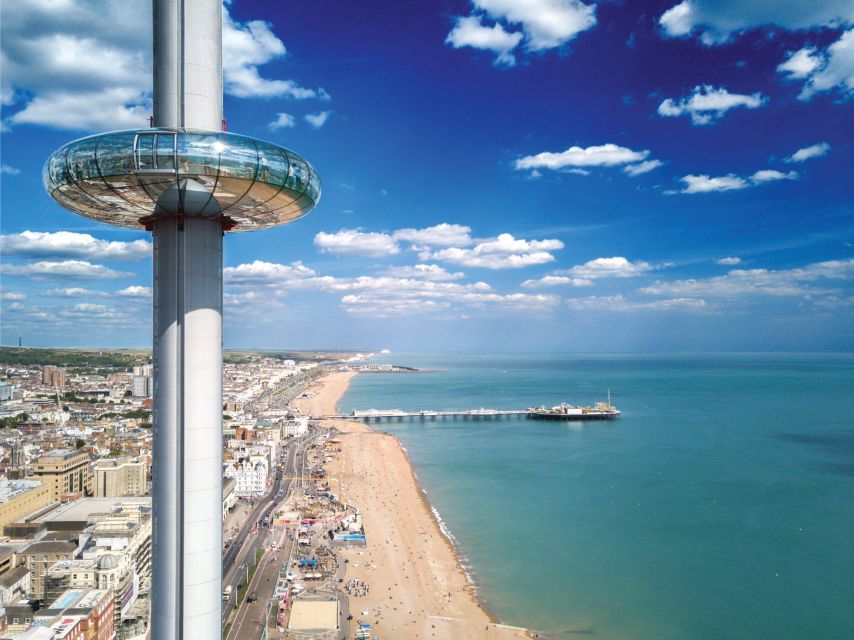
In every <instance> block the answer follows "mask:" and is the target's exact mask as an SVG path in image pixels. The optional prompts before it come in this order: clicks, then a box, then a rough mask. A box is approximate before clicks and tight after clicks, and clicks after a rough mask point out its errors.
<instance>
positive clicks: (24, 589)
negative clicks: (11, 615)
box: [0, 565, 32, 606]
mask: <svg viewBox="0 0 854 640" xmlns="http://www.w3.org/2000/svg"><path fill="white" fill-rule="evenodd" d="M31 576H32V573H30V570H29V569H27V568H26V567H25V566H23V565H21V566H20V567H15V568H14V569H12V570H11V571H9V572H8V573H4V574H3V575H2V576H0V605H2V606H6V605H7V604H12V603H13V602H17V601H18V600H21V599H22V598H26V597H27V594H28V593H29V592H30V589H31V582H30V578H31Z"/></svg>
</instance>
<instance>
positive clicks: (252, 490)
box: [225, 454, 270, 498]
mask: <svg viewBox="0 0 854 640" xmlns="http://www.w3.org/2000/svg"><path fill="white" fill-rule="evenodd" d="M269 472H270V464H269V461H268V459H267V456H263V455H257V454H256V455H250V456H249V457H248V458H247V459H244V460H243V461H241V462H237V463H229V464H228V465H226V467H225V477H226V478H234V480H235V482H236V486H235V493H236V495H237V497H238V498H252V497H259V496H262V495H264V492H265V491H266V490H267V476H268V475H269Z"/></svg>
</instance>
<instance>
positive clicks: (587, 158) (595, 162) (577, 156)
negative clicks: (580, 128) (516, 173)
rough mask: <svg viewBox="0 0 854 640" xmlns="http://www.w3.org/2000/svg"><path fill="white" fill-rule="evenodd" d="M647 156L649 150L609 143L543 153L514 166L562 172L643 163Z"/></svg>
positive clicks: (529, 157) (517, 161) (521, 160)
mask: <svg viewBox="0 0 854 640" xmlns="http://www.w3.org/2000/svg"><path fill="white" fill-rule="evenodd" d="M647 156H649V150H643V151H633V150H632V149H628V148H626V147H621V146H619V145H616V144H612V143H608V144H602V145H594V146H590V147H575V146H574V147H570V148H569V149H567V150H566V151H560V152H556V153H555V152H551V151H543V152H542V153H538V154H536V155H532V156H525V157H523V158H519V159H518V160H516V162H515V163H514V166H515V168H516V169H518V170H525V169H552V170H561V169H566V168H567V167H614V166H619V165H629V164H632V163H641V162H644V161H646V160H647ZM653 168H654V167H653ZM641 173H643V172H641Z"/></svg>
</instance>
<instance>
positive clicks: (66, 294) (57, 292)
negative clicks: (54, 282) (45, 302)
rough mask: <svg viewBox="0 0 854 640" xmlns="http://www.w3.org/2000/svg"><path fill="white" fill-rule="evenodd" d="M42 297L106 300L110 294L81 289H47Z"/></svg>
mask: <svg viewBox="0 0 854 640" xmlns="http://www.w3.org/2000/svg"><path fill="white" fill-rule="evenodd" d="M44 295H46V296H48V297H50V298H107V297H109V295H110V294H109V293H107V292H106V291H97V290H95V289H85V288H83V287H62V288H58V289H48V290H47V291H45V292H44Z"/></svg>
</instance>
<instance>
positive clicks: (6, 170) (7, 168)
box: [0, 164, 21, 176]
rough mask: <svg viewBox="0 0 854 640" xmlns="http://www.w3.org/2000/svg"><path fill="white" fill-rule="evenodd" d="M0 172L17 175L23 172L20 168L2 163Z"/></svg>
mask: <svg viewBox="0 0 854 640" xmlns="http://www.w3.org/2000/svg"><path fill="white" fill-rule="evenodd" d="M0 174H2V175H7V176H17V175H20V174H21V170H20V169H16V168H15V167H10V166H9V165H8V164H0Z"/></svg>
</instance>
